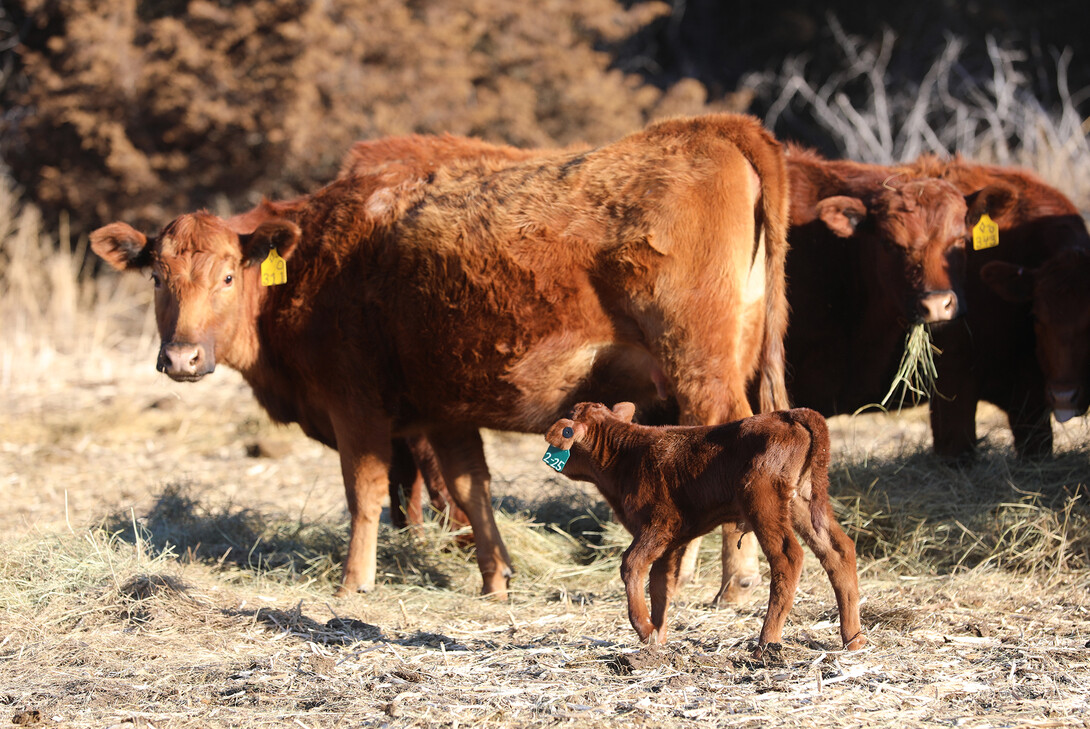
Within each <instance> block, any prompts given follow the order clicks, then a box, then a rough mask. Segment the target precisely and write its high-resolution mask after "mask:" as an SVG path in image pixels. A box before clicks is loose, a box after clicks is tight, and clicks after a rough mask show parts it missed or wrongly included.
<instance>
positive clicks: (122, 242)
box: [91, 223, 151, 271]
mask: <svg viewBox="0 0 1090 729" xmlns="http://www.w3.org/2000/svg"><path fill="white" fill-rule="evenodd" d="M91 250H93V251H94V252H95V253H97V254H98V256H99V257H100V258H102V260H104V261H106V263H108V264H110V265H111V266H113V267H114V268H116V269H117V270H118V271H127V270H137V269H141V268H147V267H148V266H150V265H151V246H150V245H149V244H148V237H147V236H146V235H144V234H143V233H141V232H140V231H138V230H136V229H135V228H133V227H132V226H131V225H129V224H128V223H110V224H109V225H107V226H105V227H102V228H99V229H98V230H96V231H95V232H93V233H91Z"/></svg>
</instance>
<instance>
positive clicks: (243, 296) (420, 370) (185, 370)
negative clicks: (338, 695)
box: [91, 114, 788, 598]
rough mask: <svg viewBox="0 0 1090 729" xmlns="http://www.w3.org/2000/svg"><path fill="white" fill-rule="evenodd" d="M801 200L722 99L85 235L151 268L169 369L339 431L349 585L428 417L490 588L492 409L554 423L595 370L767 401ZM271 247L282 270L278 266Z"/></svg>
mask: <svg viewBox="0 0 1090 729" xmlns="http://www.w3.org/2000/svg"><path fill="white" fill-rule="evenodd" d="M787 205H788V200H787V177H786V172H785V170H784V164H783V153H782V148H781V147H780V145H779V143H778V142H777V141H776V140H775V139H774V138H773V137H772V135H771V134H769V133H768V132H767V131H766V130H765V129H764V128H763V127H762V126H761V125H760V123H759V122H757V121H756V120H755V119H753V118H752V117H747V116H742V115H726V114H715V115H707V116H702V117H695V118H689V119H684V118H679V119H671V120H666V121H663V122H659V123H656V124H653V125H650V126H649V127H647V128H646V129H644V130H643V131H640V132H637V133H634V134H631V135H629V136H627V137H625V138H623V139H621V140H620V141H618V142H615V143H613V144H610V145H606V146H603V147H600V148H597V149H593V150H589V151H586V152H576V153H568V154H562V155H558V156H555V157H550V158H549V159H546V160H529V161H526V162H522V163H517V164H512V165H509V166H506V167H503V168H502V169H498V170H495V171H493V172H489V173H485V174H467V175H463V176H461V177H458V176H451V177H450V178H449V179H446V180H445V181H444V180H434V181H423V182H420V183H419V184H408V185H394V186H392V187H391V186H390V185H388V184H385V183H384V182H383V180H382V177H381V176H376V175H351V176H348V177H346V178H342V179H338V180H335V181H334V182H332V183H330V184H329V185H327V186H326V187H324V188H322V189H321V190H318V191H317V192H314V193H312V194H310V195H305V196H303V197H301V198H299V199H297V200H293V201H286V202H283V203H273V202H266V203H264V204H263V205H262V206H260V209H258V210H255V211H251V212H250V213H247V214H246V215H244V216H240V218H236V219H232V220H231V221H230V222H229V221H225V220H224V219H222V218H219V217H217V216H215V215H212V214H210V213H207V212H203V211H202V212H197V213H191V214H185V215H182V216H180V217H178V218H176V219H175V220H173V221H172V222H170V223H169V224H167V226H166V227H165V228H163V230H162V231H161V232H160V233H159V234H158V235H157V236H155V237H154V238H151V239H149V238H147V237H146V236H145V235H144V234H142V233H140V232H139V231H136V230H135V229H133V228H132V227H131V226H129V225H127V224H125V223H122V222H116V223H112V224H110V225H107V226H105V227H103V228H100V229H99V230H97V231H95V232H94V233H93V234H92V236H91V243H92V247H93V249H94V250H95V252H96V253H97V254H98V255H100V256H101V257H102V258H104V259H105V260H106V261H107V262H108V263H110V264H111V265H113V266H114V267H115V268H118V269H122V270H146V269H149V268H150V269H151V272H152V277H153V279H154V281H155V285H156V297H155V298H156V303H155V309H156V320H157V323H158V327H159V333H160V336H161V338H162V344H161V347H160V353H159V358H158V363H157V366H158V368H159V369H160V370H161V371H163V372H164V373H166V374H167V375H168V376H170V377H172V378H173V379H176V380H181V381H196V380H199V379H201V378H203V377H204V376H206V375H208V374H209V373H211V372H212V371H213V369H214V368H215V366H216V364H217V363H222V364H226V365H228V366H230V367H233V368H234V369H236V370H238V371H240V372H241V373H242V375H243V377H244V378H245V379H246V381H247V382H248V383H249V384H250V386H251V388H252V389H253V391H254V394H255V396H256V398H257V400H258V402H259V403H260V404H261V405H262V406H263V407H264V408H265V409H266V411H267V412H268V413H269V415H270V417H271V418H272V419H273V420H275V421H278V422H297V423H299V424H300V426H301V427H302V429H303V431H304V432H305V433H306V434H307V435H308V436H310V437H312V438H314V439H316V440H319V441H320V442H322V443H325V444H327V445H329V446H331V447H333V448H336V449H337V451H338V453H339V456H340V460H341V468H342V473H343V476H344V483H345V493H346V497H347V501H348V509H349V513H350V520H351V536H350V540H349V546H348V554H347V557H346V559H345V566H344V575H343V579H342V584H341V587H340V590H339V591H338V592H339V594H342V595H343V594H347V593H350V592H353V591H355V590H357V589H362V590H370V589H373V588H374V586H375V555H376V545H377V529H378V519H379V515H380V512H381V505H382V501H383V499H384V496H385V492H386V490H387V486H388V481H389V479H388V469H389V466H390V461H391V439H392V438H394V437H408V436H415V435H425V436H426V437H427V439H428V442H429V444H430V445H431V447H432V448H433V450H434V452H435V455H436V458H437V461H438V463H439V464H440V467H441V470H442V474H443V477H444V481H445V482H446V485H447V488H448V489H449V491H450V494H451V496H452V498H453V500H454V502H455V503H456V504H457V505H458V506H459V507H460V508H461V509H462V510H463V511H464V512H465V514H466V515H467V517H468V519H469V522H470V524H471V526H472V528H473V533H474V537H475V540H476V543H477V562H478V567H479V569H480V571H481V575H482V581H483V588H482V591H483V592H484V593H485V594H490V595H494V596H496V597H497V598H504V597H506V593H507V587H508V579H509V577H510V576H511V574H512V570H511V564H510V559H509V558H508V556H507V550H506V547H505V546H504V544H503V541H502V539H501V538H500V535H499V531H498V529H497V528H496V523H495V519H494V516H493V514H492V509H491V498H490V495H489V485H488V470H487V465H486V464H485V462H484V454H483V448H482V444H481V439H480V435H479V433H478V428H481V427H487V428H493V429H498V430H516V431H523V432H543V431H544V430H545V428H547V427H548V425H549V424H551V423H552V422H553V421H554V420H555V419H556V418H557V417H559V416H560V415H562V414H563V413H565V412H567V410H568V409H570V407H571V406H572V404H574V403H576V402H579V401H581V400H584V399H586V398H585V394H586V393H589V392H594V393H596V394H598V395H600V396H602V397H603V398H605V399H612V400H620V399H634V400H636V401H643V402H653V401H656V400H658V399H661V398H666V397H668V398H672V399H674V400H676V402H677V405H678V408H679V412H680V419H681V420H682V421H683V422H686V423H692V424H700V423H705V424H710V423H717V422H726V421H729V420H734V419H737V418H739V417H745V416H747V415H750V414H751V412H752V411H751V408H750V405H749V402H748V400H747V397H746V395H747V386H749V384H750V383H751V382H755V383H756V389H757V390H758V391H759V392H760V401H761V403H762V407H763V408H765V409H769V410H771V409H776V408H777V407H779V406H780V405H782V404H784V403H786V393H785V389H784V384H783V349H782V339H783V332H784V329H785V327H786V322H787V303H786V297H785V292H784V279H783V265H784V258H785V256H786V226H787ZM243 223H245V226H243ZM251 227H252V229H251ZM243 228H245V229H243ZM263 262H272V263H275V264H276V265H280V264H284V265H285V266H286V269H287V275H286V281H284V282H283V283H281V284H280V285H274V286H267V287H266V286H263V285H262V274H261V265H262V263H263ZM278 270H281V271H282V270H283V269H278Z"/></svg>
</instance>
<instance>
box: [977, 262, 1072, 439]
mask: <svg viewBox="0 0 1090 729" xmlns="http://www.w3.org/2000/svg"><path fill="white" fill-rule="evenodd" d="M980 277H981V278H982V279H983V280H984V283H986V284H987V285H988V286H989V287H990V288H991V289H992V290H993V291H995V292H996V293H997V294H999V296H1001V297H1003V298H1004V299H1007V300H1008V301H1016V302H1028V303H1031V304H1032V306H1033V327H1034V332H1035V334H1036V339H1037V362H1038V363H1039V364H1040V366H1041V371H1042V372H1043V373H1044V376H1045V392H1046V395H1047V397H1048V401H1049V404H1050V405H1051V406H1052V410H1053V412H1054V413H1055V415H1056V420H1058V421H1059V422H1061V423H1063V422H1066V421H1067V420H1070V419H1071V418H1073V417H1075V416H1076V415H1082V414H1083V413H1085V412H1086V409H1087V406H1090V250H1086V249H1081V248H1074V249H1068V250H1064V251H1061V252H1060V253H1058V254H1056V255H1054V256H1052V257H1051V258H1049V259H1048V260H1046V261H1045V262H1044V263H1043V264H1042V265H1041V266H1039V267H1038V268H1032V269H1031V268H1024V267H1022V266H1018V265H1015V264H1013V263H1007V262H1005V261H991V262H989V263H986V264H984V266H983V267H981V269H980Z"/></svg>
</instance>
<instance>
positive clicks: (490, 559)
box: [430, 428, 514, 600]
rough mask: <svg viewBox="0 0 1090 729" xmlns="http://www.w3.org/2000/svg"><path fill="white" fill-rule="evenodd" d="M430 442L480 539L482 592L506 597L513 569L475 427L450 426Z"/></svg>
mask: <svg viewBox="0 0 1090 729" xmlns="http://www.w3.org/2000/svg"><path fill="white" fill-rule="evenodd" d="M430 442H431V445H432V448H433V449H434V451H435V456H436V458H437V460H438V462H439V465H440V466H441V468H442V471H443V478H444V480H445V481H446V483H447V488H448V489H449V490H450V495H451V498H453V499H454V503H455V504H457V505H458V507H459V508H460V509H461V510H462V511H463V512H465V514H466V517H467V518H468V519H469V523H470V525H471V526H472V527H473V536H474V539H475V540H476V542H477V566H478V568H480V570H481V578H482V580H483V582H484V585H483V587H482V588H481V592H482V594H485V595H491V596H492V597H495V598H497V599H499V600H506V599H507V586H508V581H509V580H510V578H511V575H512V574H514V571H513V570H512V569H511V558H510V557H509V556H508V555H507V547H506V546H505V545H504V543H503V538H502V537H501V536H500V530H499V527H497V526H496V518H495V515H494V514H493V513H492V495H491V493H490V489H489V474H488V464H487V463H486V462H485V458H484V444H483V443H482V442H481V434H480V433H479V432H478V431H477V429H476V428H464V429H449V430H443V431H437V432H433V433H431V434H430Z"/></svg>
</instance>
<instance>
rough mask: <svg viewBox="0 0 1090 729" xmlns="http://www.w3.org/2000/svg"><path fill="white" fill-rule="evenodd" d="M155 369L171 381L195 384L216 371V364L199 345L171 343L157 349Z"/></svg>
mask: <svg viewBox="0 0 1090 729" xmlns="http://www.w3.org/2000/svg"><path fill="white" fill-rule="evenodd" d="M155 368H156V369H157V370H159V371H160V372H162V373H163V374H165V375H167V376H168V377H170V379H172V380H177V381H179V382H195V381H196V380H199V379H201V378H202V377H204V376H205V375H207V374H208V373H210V372H212V370H214V369H216V362H215V360H214V359H213V358H212V357H211V356H209V355H208V352H207V351H206V350H205V347H204V346H203V345H201V344H190V343H188V342H171V343H170V344H164V345H163V346H162V347H161V348H160V349H159V361H158V363H156V365H155Z"/></svg>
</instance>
